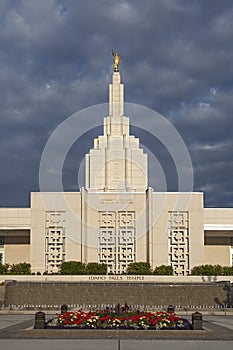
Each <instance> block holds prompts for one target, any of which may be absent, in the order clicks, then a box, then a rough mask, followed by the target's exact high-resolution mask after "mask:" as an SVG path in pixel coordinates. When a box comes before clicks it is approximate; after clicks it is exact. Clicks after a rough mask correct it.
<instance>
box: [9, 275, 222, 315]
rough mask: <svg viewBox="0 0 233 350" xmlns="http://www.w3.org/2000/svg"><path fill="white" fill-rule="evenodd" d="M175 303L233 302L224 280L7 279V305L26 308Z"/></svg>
mask: <svg viewBox="0 0 233 350" xmlns="http://www.w3.org/2000/svg"><path fill="white" fill-rule="evenodd" d="M118 302H119V303H121V304H124V303H125V302H127V303H128V304H131V305H148V306H150V305H156V306H159V305H163V306H166V305H169V304H172V305H175V306H177V307H191V306H193V307H223V306H225V305H226V304H227V303H228V302H229V289H227V287H226V285H225V284H224V283H205V284H192V285H190V284H158V283H133V282H131V283H109V282H108V283H100V282H98V283H92V282H79V283H78V282H76V283H74V282H70V283H62V282H40V283H38V282H14V281H11V282H7V283H6V286H5V300H4V306H6V307H10V306H14V305H15V306H18V307H22V306H24V307H25V308H30V307H33V306H34V307H36V306H39V305H40V306H42V305H43V307H53V306H56V305H58V306H60V305H62V304H69V305H84V304H86V305H87V304H90V305H102V304H104V305H115V304H117V303H118Z"/></svg>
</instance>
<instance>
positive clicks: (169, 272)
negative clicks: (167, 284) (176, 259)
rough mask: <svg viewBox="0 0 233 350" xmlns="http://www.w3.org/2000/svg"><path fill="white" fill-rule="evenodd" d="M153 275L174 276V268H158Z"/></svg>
mask: <svg viewBox="0 0 233 350" xmlns="http://www.w3.org/2000/svg"><path fill="white" fill-rule="evenodd" d="M153 275H173V267H172V266H170V265H160V266H156V268H155V269H154V271H153Z"/></svg>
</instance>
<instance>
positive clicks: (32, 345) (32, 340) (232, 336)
mask: <svg viewBox="0 0 233 350" xmlns="http://www.w3.org/2000/svg"><path fill="white" fill-rule="evenodd" d="M33 324H34V315H32V314H31V315H19V314H17V315H9V314H6V315H3V314H2V315H0V338H1V343H0V344H1V349H4V350H14V349H15V350H16V349H17V350H31V349H33V350H41V349H43V350H47V349H48V350H53V349H54V350H63V349H64V348H68V349H69V350H73V349H75V350H79V349H80V350H89V349H95V350H139V349H140V350H142V349H143V350H152V349H153V350H154V349H159V350H174V348H175V349H176V348H179V350H194V349H198V350H202V349H203V350H219V349H221V350H230V349H231V350H232V349H233V316H205V317H204V329H205V330H204V331H178V332H177V331H155V332H153V331H148V332H143V331H139V332H135V331H131V332H129V333H126V332H125V333H124V331H121V332H120V331H119V332H115V333H114V332H113V333H114V335H112V334H113V333H111V332H110V331H101V332H100V331H77V330H71V331H67V330H34V329H33ZM126 334H127V335H126ZM96 335H97V336H96ZM58 338H59V339H58Z"/></svg>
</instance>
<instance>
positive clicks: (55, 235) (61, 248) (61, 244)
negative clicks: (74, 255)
mask: <svg viewBox="0 0 233 350" xmlns="http://www.w3.org/2000/svg"><path fill="white" fill-rule="evenodd" d="M64 215H65V213H64V212H59V211H53V212H52V211H51V212H46V231H45V267H46V271H48V273H53V272H58V270H59V267H60V265H61V263H62V262H63V261H65V219H64Z"/></svg>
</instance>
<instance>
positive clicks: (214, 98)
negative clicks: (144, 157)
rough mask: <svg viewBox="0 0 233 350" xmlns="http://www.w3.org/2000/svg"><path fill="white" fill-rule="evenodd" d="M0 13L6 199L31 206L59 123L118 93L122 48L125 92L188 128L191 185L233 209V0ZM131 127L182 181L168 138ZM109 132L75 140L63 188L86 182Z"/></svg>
mask: <svg viewBox="0 0 233 350" xmlns="http://www.w3.org/2000/svg"><path fill="white" fill-rule="evenodd" d="M0 23H1V31H0V47H1V50H0V91H1V93H0V169H1V171H0V207H27V206H29V200H30V192H35V191H39V168H40V160H41V155H42V153H43V150H44V148H45V146H46V143H47V141H48V140H49V138H50V136H51V135H52V133H53V132H54V130H56V128H57V127H58V126H59V125H60V124H61V123H62V122H64V121H65V120H66V118H68V117H69V116H71V115H72V114H74V113H76V112H77V111H80V110H82V109H84V108H88V107H91V106H94V105H97V104H102V103H106V102H108V84H109V83H110V82H111V75H112V71H113V60H112V56H111V50H112V49H114V50H115V51H117V52H118V53H119V55H120V56H121V59H122V62H121V64H120V72H121V75H122V82H123V83H124V84H125V100H126V101H127V102H129V103H134V104H139V105H142V106H146V107H148V108H150V109H152V110H154V111H156V112H158V113H160V114H161V115H162V116H164V117H165V118H166V119H167V120H168V121H169V122H170V123H172V125H173V126H174V128H175V129H176V130H177V131H178V133H179V134H180V136H181V137H182V139H183V141H184V143H185V145H186V147H187V149H188V151H189V153H190V156H191V160H192V166H193V171H194V186H193V191H203V192H204V193H205V196H204V198H205V206H207V207H233V180H232V179H233V157H232V150H233V137H232V129H233V115H232V111H233V45H232V42H233V2H232V0H205V1H203V0H144V1H140V0H131V1H121V0H118V1H111V0H98V1H96V0H40V1H38V0H1V1H0ZM104 116H105V115H103V116H101V118H102V117H104ZM151 123H153V120H152V121H151ZM132 131H133V133H135V134H136V136H137V137H140V140H141V144H142V146H143V147H144V146H145V147H147V148H149V149H150V150H151V151H152V153H153V154H154V155H155V157H156V158H157V159H158V161H159V164H160V167H161V168H162V169H163V172H164V174H165V177H166V180H167V190H168V191H176V190H177V181H175V180H174V179H176V180H177V174H176V167H175V165H174V162H173V160H172V159H171V156H170V155H169V152H168V151H167V150H165V147H164V145H161V144H160V143H159V142H158V141H157V140H152V139H150V138H148V137H147V135H146V133H145V132H144V131H143V130H142V129H141V130H140V129H137V128H134V127H132ZM100 133H102V130H101V128H100V127H97V128H93V129H91V130H87V132H86V134H84V135H82V137H80V139H79V140H77V142H75V143H74V144H73V145H72V147H71V148H70V152H69V154H67V157H66V160H65V163H64V169H63V180H64V182H63V185H64V190H65V191H77V190H78V189H79V186H80V184H79V183H78V182H77V173H78V170H79V167H80V164H83V161H82V159H83V157H84V155H85V153H86V152H88V150H89V149H90V148H92V147H93V138H94V137H95V136H97V135H98V134H100ZM148 140H149V141H148ZM149 160H150V157H149ZM156 174H157V172H156V167H154V168H153V166H152V167H151V169H150V173H149V175H150V180H149V184H150V185H151V186H153V187H155V190H160V187H159V185H158V186H157V184H158V183H159V181H157V179H156V176H157V175H156Z"/></svg>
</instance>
